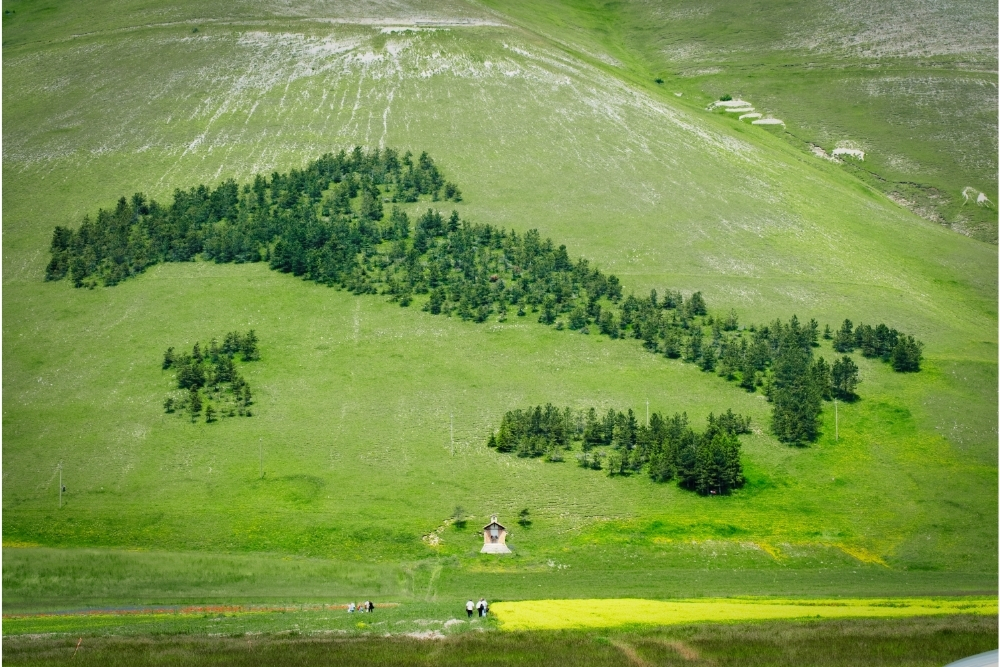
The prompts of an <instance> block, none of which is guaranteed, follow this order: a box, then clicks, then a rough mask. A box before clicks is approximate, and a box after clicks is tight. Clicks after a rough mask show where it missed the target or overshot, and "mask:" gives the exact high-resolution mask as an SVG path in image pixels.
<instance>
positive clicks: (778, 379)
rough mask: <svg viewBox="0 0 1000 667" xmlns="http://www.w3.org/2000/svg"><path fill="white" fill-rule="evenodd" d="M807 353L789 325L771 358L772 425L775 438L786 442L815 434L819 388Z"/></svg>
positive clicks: (798, 442)
mask: <svg viewBox="0 0 1000 667" xmlns="http://www.w3.org/2000/svg"><path fill="white" fill-rule="evenodd" d="M810 356H811V353H810V352H809V349H808V348H803V347H802V345H801V341H800V340H799V339H798V335H797V332H796V331H795V330H794V328H791V329H789V331H788V332H787V333H786V334H785V336H784V339H783V340H782V344H781V349H780V350H779V352H778V356H777V358H776V359H775V362H774V384H773V387H772V390H771V399H772V402H773V403H774V412H773V415H772V421H771V428H772V430H773V432H774V434H775V436H777V438H778V440H780V441H782V442H786V443H789V444H794V445H804V444H806V443H808V442H812V441H813V440H815V439H816V436H817V435H818V429H819V413H820V410H821V392H820V390H819V388H817V387H816V383H815V380H814V376H813V374H812V373H811V372H810V367H811V364H810Z"/></svg>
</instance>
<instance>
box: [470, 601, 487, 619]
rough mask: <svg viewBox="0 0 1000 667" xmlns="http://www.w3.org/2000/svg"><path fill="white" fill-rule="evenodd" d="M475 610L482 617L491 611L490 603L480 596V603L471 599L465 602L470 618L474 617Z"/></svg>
mask: <svg viewBox="0 0 1000 667" xmlns="http://www.w3.org/2000/svg"><path fill="white" fill-rule="evenodd" d="M473 610H475V611H478V612H479V617H480V618H482V617H484V616H486V614H488V613H489V611H490V604H489V603H488V602H487V601H486V598H479V602H478V603H473V601H472V600H471V599H470V600H469V601H468V602H466V603H465V613H466V614H467V615H468V616H469V618H472V612H473Z"/></svg>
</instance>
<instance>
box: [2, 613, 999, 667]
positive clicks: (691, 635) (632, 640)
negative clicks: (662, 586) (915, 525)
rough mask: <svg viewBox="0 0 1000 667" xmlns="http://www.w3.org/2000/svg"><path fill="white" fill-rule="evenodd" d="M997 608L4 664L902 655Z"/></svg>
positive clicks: (759, 659)
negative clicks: (965, 612) (916, 615)
mask: <svg viewBox="0 0 1000 667" xmlns="http://www.w3.org/2000/svg"><path fill="white" fill-rule="evenodd" d="M996 633H997V622H996V617H995V616H994V617H988V616H972V615H965V616H944V617H922V618H906V619H879V620H872V619H841V620H800V621H772V622H766V623H761V622H758V623H732V624H700V625H684V626H671V627H664V628H657V629H642V630H635V629H633V630H626V631H622V630H614V629H608V630H599V631H578V630H577V631H555V632H503V633H496V632H486V633H480V632H464V633H459V634H455V635H450V636H448V637H446V638H444V639H438V640H431V641H428V640H421V639H417V638H415V637H391V638H386V637H365V636H363V635H357V634H356V635H353V636H349V637H343V636H340V637H338V636H336V635H334V636H330V635H329V634H328V633H327V634H315V633H307V632H299V631H293V632H292V633H285V634H280V635H267V634H265V635H261V634H256V633H250V634H239V635H236V636H233V635H222V636H212V637H204V636H200V637H199V636H190V635H159V636H149V637H127V636H111V637H103V636H96V637H92V636H86V637H78V636H75V635H69V636H8V635H6V634H5V636H4V640H3V650H4V659H5V661H6V662H8V663H9V664H12V665H49V664H65V661H66V660H68V659H69V660H73V661H74V663H79V664H86V665H89V664H94V665H147V664H155V665H173V664H183V665H210V664H212V665H214V664H227V665H285V664H296V665H329V664H343V663H355V662H363V663H365V664H372V665H468V664H511V665H513V664H516V665H551V664H557V663H560V664H568V663H572V664H574V665H585V666H591V665H621V664H632V665H695V666H696V665H755V666H756V665H769V666H779V665H802V664H809V665H822V666H833V665H853V664H859V663H863V664H866V665H879V666H881V665H906V666H908V667H909V666H913V667H916V666H921V667H923V666H926V667H940V665H943V664H946V663H948V662H952V661H954V660H956V659H958V658H961V657H965V656H968V655H974V654H976V653H981V652H984V651H987V650H990V649H993V648H995V647H996V645H997V643H996Z"/></svg>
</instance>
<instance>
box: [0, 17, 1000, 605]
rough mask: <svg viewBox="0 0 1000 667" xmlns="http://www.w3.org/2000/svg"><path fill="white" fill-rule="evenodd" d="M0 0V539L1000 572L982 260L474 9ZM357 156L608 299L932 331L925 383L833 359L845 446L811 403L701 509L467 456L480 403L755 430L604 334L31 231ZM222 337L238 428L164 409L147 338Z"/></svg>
mask: <svg viewBox="0 0 1000 667" xmlns="http://www.w3.org/2000/svg"><path fill="white" fill-rule="evenodd" d="M6 10H8V6H7V5H5V11H6ZM9 10H10V11H12V12H14V13H13V14H5V24H4V36H5V40H6V41H5V43H4V63H3V66H4V111H5V114H4V120H3V122H4V128H3V129H4V137H5V142H4V148H3V150H4V154H3V160H4V176H3V178H4V183H3V185H4V193H5V197H4V200H3V213H4V232H5V234H4V247H3V250H4V260H5V261H4V268H3V270H4V274H3V281H4V314H5V317H4V324H3V326H4V332H3V335H4V342H5V345H4V352H3V354H4V357H3V360H4V366H5V374H4V379H3V382H4V396H5V402H4V427H5V429H4V431H5V442H4V445H5V447H4V451H3V459H4V464H5V466H4V489H3V501H4V503H3V512H4V543H5V545H8V546H17V545H20V546H22V547H26V546H29V547H30V545H38V544H41V545H49V546H61V547H83V546H102V547H141V548H145V549H154V550H156V549H166V550H173V551H193V552H215V551H227V552H260V551H267V552H277V553H280V554H301V555H309V556H316V557H324V558H328V557H334V558H341V559H348V560H350V559H354V558H365V559H375V560H384V561H414V560H418V559H424V558H428V557H435V556H438V555H450V556H455V557H457V560H451V561H447V563H451V564H452V565H454V564H456V563H457V564H458V566H459V568H466V567H470V568H474V567H476V565H475V563H476V562H477V561H476V560H475V556H474V554H475V552H476V550H477V545H476V542H477V540H478V538H477V536H476V535H474V534H473V533H472V532H471V531H467V532H460V531H455V530H454V529H451V528H446V529H445V530H444V531H443V532H442V538H443V542H442V544H441V545H440V546H437V547H432V546H429V545H428V544H427V543H426V542H425V541H424V540H422V539H421V537H422V536H424V535H427V534H429V533H430V532H431V531H433V530H435V529H436V528H438V527H440V526H441V525H442V522H443V521H444V520H445V519H446V518H447V517H448V516H449V515H450V514H451V513H452V511H453V508H454V507H455V506H456V505H462V506H463V507H464V508H465V509H466V511H468V512H469V513H471V514H473V515H474V516H475V517H484V516H486V515H488V513H490V512H500V513H501V515H502V516H504V515H506V516H510V515H512V514H513V513H514V512H515V511H517V510H519V509H520V508H523V507H529V508H531V510H532V513H533V515H534V516H535V517H536V518H535V523H534V525H533V526H532V527H531V528H530V529H525V530H519V531H517V530H516V531H515V533H514V536H513V537H512V540H511V542H512V543H513V544H514V545H515V548H516V549H517V550H518V553H519V554H520V557H519V558H520V560H514V561H513V563H514V564H515V565H514V567H515V569H516V568H517V567H520V566H519V565H517V564H524V565H525V567H528V568H529V569H530V568H535V567H540V568H542V569H543V570H545V571H549V570H553V569H554V568H555V566H556V564H559V563H563V564H565V563H571V564H572V565H573V567H576V568H580V569H587V568H589V569H591V570H596V571H600V570H602V569H605V568H608V567H619V566H620V554H621V553H622V549H623V545H625V544H628V545H630V546H629V547H628V549H630V550H631V551H629V553H630V554H631V556H630V557H631V558H632V561H631V563H633V564H634V565H633V566H634V567H637V568H662V567H678V566H683V567H692V566H693V567H703V566H704V565H705V564H706V563H708V562H712V563H722V564H723V565H724V566H725V567H730V566H738V567H749V568H761V569H763V570H769V569H774V570H775V571H783V570H784V569H786V568H787V567H788V566H790V565H801V566H803V567H807V568H808V567H812V568H829V567H833V568H834V571H841V570H840V569H839V568H843V571H845V572H846V571H849V570H851V569H857V568H858V567H862V568H872V569H873V570H878V571H882V570H883V569H884V568H885V567H887V566H889V567H892V568H895V569H897V570H899V569H903V568H921V569H944V570H949V571H955V572H958V571H962V572H972V573H977V572H978V573H990V572H993V571H994V570H995V565H996V562H995V554H996V537H997V536H996V529H995V526H996V512H997V506H996V427H997V424H996V395H995V391H994V389H995V386H996V324H997V316H996V299H997V284H996V282H997V273H996V259H997V257H996V248H995V246H991V245H989V244H986V243H982V242H979V241H976V240H973V239H970V238H966V237H963V236H960V235H958V234H954V233H953V232H951V231H949V230H947V229H944V228H942V227H941V226H939V225H936V224H932V223H929V222H927V221H924V220H922V219H920V218H918V217H916V216H914V215H912V214H910V213H909V212H907V211H906V210H904V209H901V208H900V207H898V206H897V205H895V204H893V203H892V202H891V201H889V200H888V199H887V198H886V197H885V196H883V195H882V194H880V193H879V192H877V191H875V190H872V189H871V188H869V187H867V186H865V185H863V184H862V183H860V182H859V181H857V180H856V179H855V178H854V177H852V176H851V175H850V174H847V173H844V171H843V170H842V169H841V168H840V167H839V166H837V165H833V164H827V163H824V162H820V161H817V160H815V159H814V158H813V157H812V156H811V155H806V154H804V153H802V152H801V151H799V150H798V149H796V148H794V147H791V146H789V145H788V144H787V142H785V141H783V140H781V139H778V138H775V137H773V136H772V135H770V134H769V133H768V130H766V129H764V128H759V127H753V126H747V125H734V123H733V122H731V121H729V120H727V119H723V118H720V117H718V116H716V115H713V114H710V113H707V112H704V111H703V110H701V109H700V108H698V109H694V108H691V107H689V106H686V105H684V104H683V103H678V102H677V98H674V97H673V96H672V95H669V94H663V93H661V92H657V91H655V90H654V91H653V92H650V91H649V90H646V89H643V88H641V87H637V86H635V85H634V84H633V83H632V82H631V81H630V80H629V78H628V77H619V76H616V75H614V74H613V73H611V71H609V70H608V69H607V68H606V67H603V66H599V65H597V64H594V62H592V61H591V59H589V58H579V57H576V56H574V55H573V54H568V53H567V52H566V51H565V50H564V49H562V48H559V47H557V46H555V45H553V44H552V43H550V42H548V41H547V40H546V39H544V38H542V37H539V35H538V33H537V32H533V31H530V30H526V29H524V28H522V27H518V26H517V25H514V24H513V23H512V22H511V21H508V20H507V19H506V18H505V17H504V16H503V15H501V14H497V13H493V12H489V11H486V10H483V9H480V8H478V7H475V6H468V5H464V4H459V3H456V4H454V5H446V6H442V5H439V4H435V5H434V7H429V6H428V7H421V6H414V5H406V4H402V3H400V4H390V5H376V4H372V5H362V6H360V8H356V9H353V10H351V11H350V12H344V11H342V10H341V9H340V8H338V7H331V6H327V5H324V4H316V5H295V6H279V7H277V8H274V7H270V6H268V7H264V6H260V5H257V4H250V3H248V4H242V5H235V6H230V5H229V4H228V3H227V4H225V5H219V6H211V5H209V6H206V5H203V4H191V5H190V6H180V7H179V8H174V9H171V10H169V11H166V10H164V11H161V10H160V9H159V8H158V7H154V6H152V5H145V4H142V3H135V4H131V3H121V4H118V5H114V6H112V7H111V9H108V7H107V6H106V5H101V4H94V5H93V7H92V8H90V7H89V6H83V5H81V4H80V3H73V4H70V3H67V4H58V3H56V4H55V5H53V6H52V8H51V10H45V11H42V10H40V9H35V8H33V7H27V6H26V5H22V4H18V3H11V4H10V5H9ZM519 20H520V19H519ZM196 29H197V31H196ZM354 144H363V145H367V146H377V145H391V146H395V147H398V148H410V149H412V150H414V151H420V150H427V151H429V152H430V153H431V154H432V155H433V156H434V157H435V159H436V160H437V161H438V163H439V165H440V166H441V167H442V169H443V170H444V171H445V173H446V175H447V177H448V178H449V179H451V180H455V181H456V182H457V183H458V184H459V185H460V187H461V188H462V190H463V193H464V195H465V201H464V202H462V203H461V204H458V205H456V208H458V209H459V210H460V212H461V214H462V215H463V217H468V218H470V219H472V220H475V221H481V222H491V223H493V224H497V225H501V226H505V227H512V228H515V229H518V230H525V229H529V228H532V227H537V228H538V229H540V230H541V231H542V233H543V234H544V235H548V236H552V237H553V238H554V239H556V240H557V242H561V243H566V244H567V245H568V247H569V250H570V252H571V254H572V255H574V256H576V255H582V256H585V257H587V258H588V259H590V260H591V261H593V262H595V263H596V264H598V265H599V266H601V267H602V268H603V269H605V270H607V271H610V272H613V273H616V274H617V275H619V276H620V277H621V278H622V280H623V283H624V284H625V287H626V290H630V289H634V290H635V291H636V292H645V291H648V290H649V289H650V288H651V287H657V288H663V287H671V288H675V289H677V288H679V289H682V290H685V291H693V290H695V289H700V290H702V291H703V292H704V293H705V295H706V298H707V299H708V301H709V303H710V305H711V306H712V307H716V308H720V309H723V308H724V309H728V308H730V307H733V308H735V309H736V310H737V311H738V312H739V314H740V317H741V319H742V321H744V322H751V321H761V320H764V319H769V318H773V317H783V318H787V317H788V316H790V315H791V314H792V313H796V314H797V315H798V317H799V318H800V319H806V320H807V319H809V318H810V317H815V318H817V319H818V320H820V321H821V322H823V323H830V324H834V325H835V324H836V323H837V322H839V321H840V320H841V319H843V318H844V317H850V318H851V319H853V320H854V321H855V322H857V321H859V320H861V321H866V322H875V321H885V322H887V323H889V324H891V325H892V326H896V327H898V328H900V329H902V330H905V331H908V332H913V333H914V334H916V335H917V336H918V337H919V338H921V339H923V340H924V341H925V342H926V343H927V348H926V350H925V355H926V358H927V363H926V369H925V371H924V372H922V373H921V374H920V375H919V376H899V375H892V374H891V373H890V372H889V371H888V370H887V369H886V368H885V367H884V366H882V365H881V364H869V363H866V362H863V361H862V362H860V363H861V366H862V373H863V382H864V384H863V385H862V394H863V396H864V398H865V400H863V401H861V402H859V403H857V404H855V405H853V406H842V408H841V411H840V440H839V442H835V441H834V438H833V428H832V418H833V415H832V413H831V412H830V411H829V410H827V414H826V422H825V426H824V436H823V438H822V439H821V441H820V442H819V443H817V444H816V446H814V447H812V448H808V449H804V450H793V449H789V448H786V447H784V446H782V445H779V444H778V443H777V442H776V441H774V440H773V439H772V438H771V437H770V436H768V435H767V434H766V432H765V431H761V432H760V433H758V434H756V435H755V436H753V437H751V438H750V439H749V440H748V441H747V443H746V445H745V452H746V459H747V467H748V476H749V479H750V484H749V486H748V488H747V489H746V490H745V491H743V492H741V493H739V494H737V495H735V496H733V497H732V498H726V499H703V498H695V497H689V496H687V495H685V494H683V493H682V492H679V491H677V490H676V489H674V488H671V487H669V486H658V485H654V484H653V483H651V482H649V481H648V480H646V479H643V478H631V479H625V480H619V479H608V478H606V477H603V476H600V475H596V474H590V473H587V472H585V471H581V470H579V469H577V468H576V467H575V466H573V465H572V464H561V465H559V464H545V463H542V462H540V461H529V460H521V459H515V458H512V457H503V456H500V455H495V454H494V453H492V452H490V451H489V450H487V449H486V448H485V446H484V445H483V436H484V433H485V430H486V428H487V427H488V426H490V425H491V424H495V423H496V421H497V420H498V419H499V417H500V415H502V413H503V412H504V411H505V410H508V409H510V408H513V407H518V406H523V405H527V404H534V403H539V402H543V403H544V402H546V401H552V402H554V403H557V404H561V405H567V404H568V405H579V406H589V405H598V406H606V407H611V406H614V407H618V408H622V407H629V406H631V407H634V408H636V409H637V410H641V407H642V406H643V405H644V402H645V401H646V400H647V399H648V400H649V401H650V408H651V409H652V410H662V411H669V412H673V411H687V412H688V414H689V415H691V416H692V418H693V419H696V420H698V421H701V420H702V419H703V418H704V416H705V415H706V414H707V413H708V412H709V411H716V412H718V411H719V410H724V409H725V408H728V407H732V408H733V409H734V410H735V411H738V412H743V413H745V414H750V415H752V417H753V419H754V423H755V424H756V425H758V426H759V427H760V426H764V425H766V421H767V414H768V409H767V406H766V404H765V403H764V401H763V400H761V399H760V398H759V397H758V396H756V395H748V394H745V393H741V392H739V391H738V390H735V389H734V388H733V387H732V386H731V385H727V384H726V383H724V382H723V381H722V380H721V379H718V378H714V377H711V376H707V375H705V374H703V373H701V372H700V371H698V370H696V369H694V368H692V367H690V366H685V365H681V364H680V363H677V362H671V361H668V360H666V359H663V358H659V357H655V356H653V355H650V354H649V353H647V352H645V351H643V350H641V349H640V348H639V347H638V346H637V345H635V344H633V343H630V342H621V341H610V340H606V339H602V338H601V337H599V336H596V335H591V336H582V335H578V334H570V333H568V332H559V331H555V330H552V329H546V328H545V327H543V326H541V325H539V324H536V323H535V322H533V321H525V320H530V318H525V320H515V321H511V322H508V323H505V324H499V323H497V322H495V321H491V322H488V323H486V324H485V325H473V324H464V323H461V322H457V321H451V320H445V319H443V318H432V317H430V316H429V315H426V314H424V313H421V312H420V311H419V310H417V309H416V308H410V309H402V308H399V306H398V305H395V304H390V303H387V302H386V301H385V300H384V298H380V297H375V296H370V297H355V296H352V295H348V294H346V293H344V292H338V291H335V290H332V289H328V288H325V287H319V286H316V285H314V284H308V283H303V282H301V281H299V280H297V279H294V278H292V277H290V276H284V275H280V274H277V273H274V272H271V271H268V270H267V269H266V267H265V266H263V265H260V264H254V265H214V264H208V263H204V262H198V263H194V264H187V265H177V264H173V265H162V266H158V267H155V268H154V269H152V270H150V271H149V272H147V273H146V274H145V275H144V276H142V277H140V278H139V279H136V280H130V281H127V282H125V283H123V284H121V285H119V286H117V287H114V288H110V289H96V290H92V291H89V290H74V289H72V288H71V287H70V286H69V285H68V284H66V283H65V282H63V283H44V282H43V281H42V275H43V270H44V266H45V263H46V261H47V256H46V248H47V247H48V241H49V237H50V234H51V230H52V227H53V226H55V225H57V224H61V225H73V226H75V225H76V224H78V221H79V219H80V218H81V217H82V215H83V214H84V213H87V212H91V213H93V212H94V211H95V210H96V209H97V207H100V206H105V207H107V206H111V205H113V202H114V201H115V200H116V199H117V197H119V196H120V195H122V194H130V193H132V192H135V191H139V190H141V191H143V192H145V193H146V194H147V195H150V196H154V197H156V198H159V199H167V198H169V196H170V193H171V192H172V191H173V190H174V189H175V188H178V187H189V186H191V185H195V184H197V183H201V182H218V181H221V180H223V179H225V178H230V177H231V178H235V179H237V180H240V181H246V180H248V179H250V178H251V176H252V175H253V174H255V173H258V172H264V173H268V172H270V171H271V170H273V169H280V170H285V169H287V168H290V167H293V166H301V165H303V164H304V163H305V162H306V161H308V160H309V159H312V158H315V157H316V156H318V155H319V154H321V153H323V152H326V151H329V150H338V149H339V148H343V147H350V146H352V145H354ZM428 205H433V204H432V203H428V202H422V203H420V204H417V205H414V206H413V209H414V210H415V209H417V208H426V207H427V206H428ZM449 208H450V206H449ZM248 327H253V328H254V329H256V331H257V333H258V335H259V336H260V339H261V351H262V360H261V362H259V363H256V364H255V365H254V368H252V369H250V368H248V370H247V374H248V379H249V381H250V383H251V385H252V386H253V387H254V390H255V393H256V400H257V413H256V414H255V416H254V417H253V418H252V419H249V420H240V421H239V422H236V421H233V422H223V423H220V424H214V425H209V424H197V425H191V424H190V423H187V422H186V421H184V420H182V419H179V418H177V417H176V416H174V415H167V414H164V413H163V410H162V407H161V402H162V399H163V395H164V394H165V392H166V391H167V389H169V387H170V385H171V379H170V376H169V374H168V373H164V372H163V371H161V370H160V368H159V360H160V355H161V354H162V351H163V349H164V348H165V347H167V346H168V345H176V346H185V347H186V346H189V345H190V344H192V343H193V342H194V341H195V340H201V341H207V340H208V339H209V338H210V337H211V336H213V335H220V334H221V333H224V332H226V331H229V330H232V329H235V328H239V329H246V328H248ZM821 352H822V353H823V354H825V355H827V357H828V358H829V357H830V355H831V353H830V351H829V350H828V349H824V350H822V351H821ZM452 415H453V416H454V424H455V442H454V446H453V445H452V444H451V440H450V436H449V422H450V419H451V417H452ZM261 451H263V467H264V469H265V471H266V475H265V476H264V478H263V479H260V478H259V465H260V461H259V459H260V458H261ZM60 463H61V465H62V470H63V480H64V483H65V484H66V486H67V493H66V494H65V496H64V500H65V505H64V507H63V508H61V509H59V508H57V506H56V505H57V486H56V485H57V481H56V480H57V479H58V476H57V475H58V472H57V466H58V465H59V464H60ZM473 523H474V521H473ZM706 540H707V542H706ZM28 553H30V552H28ZM67 553H71V552H67ZM709 559H712V560H711V561H709ZM29 560H30V558H29ZM452 565H449V567H452ZM193 569H194V568H193ZM432 570H433V568H432ZM435 571H436V572H438V573H439V572H440V567H438V569H437V570H435ZM5 576H6V572H5ZM192 576H196V575H192ZM956 576H957V575H956ZM435 577H437V575H436V574H432V575H431V576H430V580H429V582H428V583H427V590H428V591H432V590H433V585H434V582H435V581H436V579H435ZM835 578H836V577H834V579H835ZM956 580H957V579H956ZM5 585H7V584H6V583H5ZM592 594H595V593H592Z"/></svg>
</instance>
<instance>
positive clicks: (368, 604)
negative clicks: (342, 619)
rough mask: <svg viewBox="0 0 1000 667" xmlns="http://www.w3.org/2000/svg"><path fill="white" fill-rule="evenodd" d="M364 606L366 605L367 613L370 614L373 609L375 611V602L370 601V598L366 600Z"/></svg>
mask: <svg viewBox="0 0 1000 667" xmlns="http://www.w3.org/2000/svg"><path fill="white" fill-rule="evenodd" d="M366 606H367V607H368V613H369V614H370V613H372V612H373V611H375V603H374V602H372V601H371V600H369V601H368V602H367V603H366Z"/></svg>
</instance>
